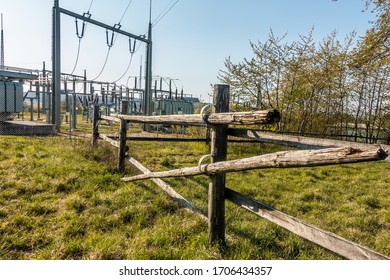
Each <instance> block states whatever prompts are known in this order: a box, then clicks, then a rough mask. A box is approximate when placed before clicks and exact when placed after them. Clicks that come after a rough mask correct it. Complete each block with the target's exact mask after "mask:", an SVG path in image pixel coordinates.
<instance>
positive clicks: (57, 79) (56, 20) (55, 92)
mask: <svg viewBox="0 0 390 280" xmlns="http://www.w3.org/2000/svg"><path fill="white" fill-rule="evenodd" d="M59 5H60V4H59V0H54V7H53V38H52V52H53V55H52V63H53V68H52V70H53V88H52V104H51V105H52V121H51V122H52V124H54V125H55V128H56V130H57V132H59V131H60V128H61V13H60V10H59V7H60V6H59Z"/></svg>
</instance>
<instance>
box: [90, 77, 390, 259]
mask: <svg viewBox="0 0 390 280" xmlns="http://www.w3.org/2000/svg"><path fill="white" fill-rule="evenodd" d="M213 103H214V106H213V111H212V113H211V114H208V115H173V116H129V115H126V111H125V110H124V109H123V111H122V114H119V115H112V116H101V117H99V116H98V114H97V112H98V108H95V113H94V122H93V133H92V135H93V137H92V143H93V145H96V143H97V138H99V137H100V138H102V139H105V140H106V141H108V142H110V143H111V144H112V145H114V146H116V147H118V148H119V152H118V155H119V159H118V169H119V170H121V171H123V170H124V160H125V158H127V159H128V161H129V162H130V163H132V164H133V165H134V166H135V167H136V168H138V169H139V170H140V171H141V172H142V173H143V174H141V175H137V176H132V177H128V178H122V180H123V181H136V180H143V179H152V180H153V182H155V183H156V184H157V185H158V186H160V187H161V188H162V189H163V190H164V191H165V192H167V193H168V194H169V195H170V196H171V197H173V198H174V199H175V200H176V201H178V202H179V203H180V205H182V206H183V207H184V208H187V209H190V210H192V211H194V212H195V213H198V214H200V215H201V216H202V218H204V219H207V221H208V224H209V242H210V243H215V242H218V243H224V242H225V236H226V234H225V199H228V200H231V201H232V202H233V203H235V204H237V205H239V206H241V207H243V208H245V209H247V210H249V211H251V212H252V213H254V214H256V215H259V216H261V217H263V218H265V219H267V220H269V221H271V222H273V223H276V224H278V225H279V226H281V227H283V228H285V229H287V230H289V231H291V232H293V233H295V234H297V235H299V236H301V237H303V238H305V239H308V240H310V241H312V242H314V243H316V244H318V245H320V246H322V247H324V248H326V249H328V250H331V251H332V252H335V253H337V254H339V255H340V256H343V257H345V258H349V259H389V257H388V256H385V255H382V254H380V253H377V252H375V251H373V250H371V249H369V248H366V247H364V246H361V245H359V244H356V243H354V242H352V241H349V240H346V239H344V238H342V237H340V236H337V235H335V234H333V233H330V232H326V231H324V230H321V229H319V228H317V227H315V226H312V225H309V224H306V223H305V222H302V221H299V220H298V219H296V218H294V217H291V216H289V215H287V214H284V213H282V212H280V211H277V210H275V209H273V208H272V207H270V206H268V205H266V204H264V203H261V202H258V201H255V200H253V199H252V198H249V197H246V196H244V195H242V194H239V193H237V192H235V191H233V190H231V189H227V188H226V187H225V180H226V179H225V176H226V173H228V172H237V171H241V170H250V169H260V168H288V167H301V166H302V167H303V166H318V165H330V164H344V163H354V162H361V161H372V160H383V159H385V158H387V156H388V152H389V150H390V146H384V145H381V146H379V145H367V144H357V143H351V142H346V141H338V140H324V139H316V138H307V137H300V136H290V137H289V136H287V135H277V134H271V133H263V132H259V131H255V130H248V129H237V128H229V127H228V125H230V124H246V125H250V124H270V123H275V122H278V121H279V120H280V115H279V112H278V111H277V110H263V111H254V112H242V113H228V108H229V106H228V104H229V86H226V85H215V87H214V99H213ZM124 106H125V107H127V105H126V104H125V103H124V104H123V106H122V107H124ZM98 119H101V120H108V121H113V122H119V123H120V124H121V125H120V133H119V139H118V141H117V140H114V139H112V138H110V137H108V136H107V135H103V134H101V135H99V132H98V121H97V120H98ZM128 122H134V123H144V124H171V125H205V124H207V125H208V126H211V130H212V133H211V163H210V164H201V163H199V166H197V167H187V168H181V169H176V170H169V171H163V172H151V171H150V170H148V169H147V168H146V167H144V166H143V165H142V164H140V163H139V162H138V161H137V160H135V159H134V158H132V157H131V156H127V155H126V151H127V146H126V140H129V139H131V138H129V137H128V136H127V135H126V128H127V123H128ZM228 135H230V136H235V137H240V138H247V139H252V140H255V141H259V142H266V143H275V144H281V145H288V146H295V147H299V148H303V149H308V148H309V149H311V150H298V151H284V152H278V153H273V154H266V155H261V156H255V157H251V158H245V159H238V160H230V161H226V156H227V142H228ZM347 143H348V144H347ZM199 174H206V175H208V176H209V177H210V185H209V196H208V201H209V206H208V217H207V218H206V217H205V216H204V215H203V214H202V213H201V211H199V210H198V209H196V208H195V207H194V206H193V205H192V204H191V203H190V202H189V201H187V200H186V199H184V198H183V197H182V196H181V195H180V194H178V193H177V192H176V191H174V190H173V189H172V188H171V187H170V186H169V185H168V184H166V183H165V182H163V181H162V180H161V178H165V177H177V176H193V175H199Z"/></svg>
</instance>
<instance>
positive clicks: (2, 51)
mask: <svg viewBox="0 0 390 280" xmlns="http://www.w3.org/2000/svg"><path fill="white" fill-rule="evenodd" d="M0 69H4V30H3V13H1V62H0Z"/></svg>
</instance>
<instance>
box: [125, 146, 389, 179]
mask: <svg viewBox="0 0 390 280" xmlns="http://www.w3.org/2000/svg"><path fill="white" fill-rule="evenodd" d="M386 157H387V154H386V153H385V152H384V151H383V150H382V149H371V150H369V151H361V150H357V149H354V148H350V147H347V148H331V149H322V150H303V151H283V152H277V153H273V154H265V155H261V156H255V157H251V158H245V159H237V160H230V161H222V162H217V163H210V164H203V165H200V166H197V167H187V168H180V169H174V170H169V171H161V172H152V173H148V174H142V175H137V176H133V177H128V178H122V180H123V181H125V182H130V181H137V180H144V179H149V178H168V177H184V176H195V175H200V174H206V175H209V174H218V173H228V172H237V171H244V170H252V169H264V168H277V167H278V168H289V167H305V166H321V165H334V164H345V163H356V162H363V161H373V160H383V159H385V158H386Z"/></svg>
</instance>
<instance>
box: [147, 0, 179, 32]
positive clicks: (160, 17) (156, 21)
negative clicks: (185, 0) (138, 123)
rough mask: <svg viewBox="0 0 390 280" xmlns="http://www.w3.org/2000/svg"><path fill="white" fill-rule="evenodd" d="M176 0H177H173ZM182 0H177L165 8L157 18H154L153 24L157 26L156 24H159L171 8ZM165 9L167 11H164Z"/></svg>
mask: <svg viewBox="0 0 390 280" xmlns="http://www.w3.org/2000/svg"><path fill="white" fill-rule="evenodd" d="M173 1H175V0H173ZM173 1H171V3H169V4H168V6H167V7H169V5H170V4H172V3H173ZM179 1H180V0H176V1H175V2H174V3H173V4H172V5H171V6H170V7H169V8H168V9H164V10H163V11H162V12H161V13H160V14H159V15H158V16H157V18H156V19H155V20H154V23H153V26H155V25H156V24H158V23H159V22H160V21H161V20H162V19H163V18H164V17H165V16H166V15H167V14H168V13H169V12H170V11H171V10H172V8H173V7H175V5H176V4H177V3H178V2H179ZM164 11H165V13H164Z"/></svg>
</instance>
